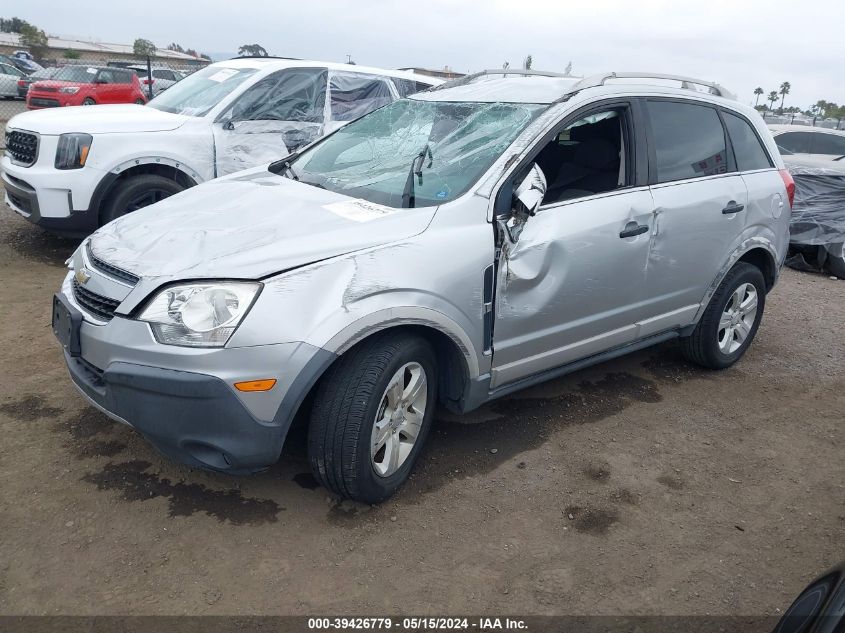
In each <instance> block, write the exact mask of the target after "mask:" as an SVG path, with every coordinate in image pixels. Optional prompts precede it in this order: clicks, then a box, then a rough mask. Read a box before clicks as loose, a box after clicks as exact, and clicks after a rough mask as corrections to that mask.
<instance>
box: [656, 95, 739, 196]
mask: <svg viewBox="0 0 845 633" xmlns="http://www.w3.org/2000/svg"><path fill="white" fill-rule="evenodd" d="M648 115H649V119H650V120H651V130H652V134H653V137H654V138H653V139H652V140H653V143H654V147H655V153H656V156H657V182H671V181H673V180H683V179H685V178H697V177H701V176H713V175H716V174H724V173H726V172H727V171H728V164H727V156H728V153H727V148H726V143H725V132H724V129H723V128H722V122H721V121H720V120H719V115H718V114H717V112H716V110H714V109H713V108H709V107H707V106H700V105H694V104H691V103H678V102H674V101H649V102H648Z"/></svg>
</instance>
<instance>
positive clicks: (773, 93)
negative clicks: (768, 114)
mask: <svg viewBox="0 0 845 633" xmlns="http://www.w3.org/2000/svg"><path fill="white" fill-rule="evenodd" d="M777 100H778V93H777V90H772V91H771V92H770V93H769V96H768V97H767V98H766V101H769V102H770V103H771V104H772V105H771V106H769V109H770V110H772V111H774V107H775V101H777Z"/></svg>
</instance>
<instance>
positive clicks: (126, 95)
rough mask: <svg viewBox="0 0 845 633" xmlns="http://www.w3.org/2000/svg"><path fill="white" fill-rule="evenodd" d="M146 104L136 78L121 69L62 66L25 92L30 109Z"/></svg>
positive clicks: (128, 71)
mask: <svg viewBox="0 0 845 633" xmlns="http://www.w3.org/2000/svg"><path fill="white" fill-rule="evenodd" d="M146 102H147V99H146V97H145V96H144V91H143V89H142V88H141V82H140V81H139V80H138V76H137V75H136V74H135V73H134V72H133V71H131V70H126V69H125V68H111V67H106V68H103V67H97V66H65V67H64V68H62V69H60V70H59V71H58V72H57V73H56V74H55V75H53V77H52V78H51V79H49V80H47V81H37V82H35V83H34V84H32V85H31V86H30V87H29V91H28V92H27V93H26V107H27V108H28V109H30V110H38V109H40V108H56V107H59V106H77V105H96V104H98V103H138V104H141V105H143V104H145V103H146Z"/></svg>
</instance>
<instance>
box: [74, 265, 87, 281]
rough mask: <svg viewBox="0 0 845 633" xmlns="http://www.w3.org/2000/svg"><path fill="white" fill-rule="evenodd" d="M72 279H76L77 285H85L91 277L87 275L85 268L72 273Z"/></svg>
mask: <svg viewBox="0 0 845 633" xmlns="http://www.w3.org/2000/svg"><path fill="white" fill-rule="evenodd" d="M73 276H74V278H75V279H76V281H77V283H80V284H86V283H88V280H89V279H91V275H89V274H88V269H87V268H80V269H79V270H77V271H76V273H74V275H73Z"/></svg>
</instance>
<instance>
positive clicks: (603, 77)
mask: <svg viewBox="0 0 845 633" xmlns="http://www.w3.org/2000/svg"><path fill="white" fill-rule="evenodd" d="M608 79H668V80H670V81H680V82H681V87H682V88H687V89H689V90H693V88H692V86H690V85H689V84H696V85H699V86H706V87H707V88H709V89H710V94H713V95H717V96H719V97H725V98H726V99H733V100H736V95H735V94H734V93H732V92H731V91H730V90H727V89H726V88H725V87H724V86H722V85H720V84H717V83H715V82H713V81H704V80H702V79H695V78H694V77H683V76H681V75H667V74H665V73H652V72H623V73H600V74H598V75H591V76H590V77H585V78H584V79H582V80H581V81H579V82H578V83H577V84H575V85H574V86H572V90H571V92H577V91H579V90H584V89H585V88H596V87H598V86H603V85H604V82H606V81H607V80H608Z"/></svg>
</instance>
